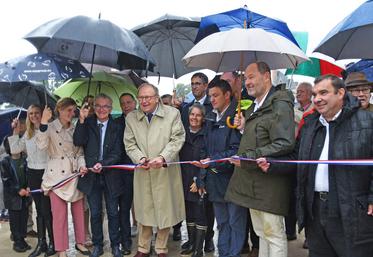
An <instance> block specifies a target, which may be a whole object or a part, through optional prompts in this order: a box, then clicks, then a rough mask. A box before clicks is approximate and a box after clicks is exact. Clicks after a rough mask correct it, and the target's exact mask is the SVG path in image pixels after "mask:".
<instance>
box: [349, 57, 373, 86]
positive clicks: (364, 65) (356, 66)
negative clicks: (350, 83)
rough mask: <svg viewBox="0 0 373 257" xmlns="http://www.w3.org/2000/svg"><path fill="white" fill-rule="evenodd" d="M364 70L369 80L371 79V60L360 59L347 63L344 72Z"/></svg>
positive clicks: (372, 63) (372, 71)
mask: <svg viewBox="0 0 373 257" xmlns="http://www.w3.org/2000/svg"><path fill="white" fill-rule="evenodd" d="M357 71H360V72H364V73H365V76H366V77H367V79H368V80H369V81H373V60H370V59H368V60H360V61H358V62H356V63H353V64H350V65H347V68H346V72H347V73H351V72H357Z"/></svg>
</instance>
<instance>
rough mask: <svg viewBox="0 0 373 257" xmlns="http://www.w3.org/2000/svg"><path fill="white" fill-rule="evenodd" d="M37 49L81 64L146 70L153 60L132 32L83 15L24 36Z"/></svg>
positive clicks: (61, 19) (45, 25)
mask: <svg viewBox="0 0 373 257" xmlns="http://www.w3.org/2000/svg"><path fill="white" fill-rule="evenodd" d="M25 39H26V40H28V41H29V42H31V43H32V44H33V45H34V46H35V47H36V48H37V49H38V51H39V52H44V53H54V54H58V55H61V56H65V57H69V58H72V59H74V60H78V61H80V62H84V63H95V64H101V65H105V66H109V67H113V68H116V69H119V70H123V69H140V70H142V69H146V68H148V69H150V70H152V68H153V66H154V61H153V59H152V57H151V56H150V54H149V51H148V50H147V49H146V47H145V45H144V43H143V42H142V41H141V40H140V39H139V38H138V37H137V36H136V35H135V34H134V33H133V32H132V31H129V30H126V29H124V28H120V27H119V26H117V25H115V24H114V23H112V22H110V21H108V20H101V19H93V18H89V17H86V16H75V17H71V18H60V19H55V20H52V21H49V22H47V23H44V24H43V25H41V26H39V27H37V28H36V29H34V30H33V31H31V32H30V33H29V34H27V35H26V36H25Z"/></svg>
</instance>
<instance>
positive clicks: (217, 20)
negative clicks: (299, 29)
mask: <svg viewBox="0 0 373 257" xmlns="http://www.w3.org/2000/svg"><path fill="white" fill-rule="evenodd" d="M245 22H246V24H247V25H246V27H247V28H260V29H264V30H266V31H269V32H272V33H276V34H278V35H281V36H283V37H285V38H287V39H289V40H290V41H291V42H293V43H294V44H296V45H297V46H299V45H298V42H297V41H296V40H295V38H294V36H293V34H292V33H291V32H290V30H289V28H288V25H287V24H286V23H285V22H283V21H280V20H277V19H272V18H269V17H267V16H264V15H261V14H259V13H255V12H252V11H250V10H249V9H247V7H246V6H245V7H244V8H239V9H235V10H232V11H228V12H223V13H218V14H214V15H209V16H206V17H203V18H202V19H201V25H200V27H199V31H198V34H197V37H196V40H195V42H199V41H200V40H201V39H203V38H205V37H206V36H208V35H211V34H212V33H215V32H219V31H226V30H230V29H232V28H244V24H245Z"/></svg>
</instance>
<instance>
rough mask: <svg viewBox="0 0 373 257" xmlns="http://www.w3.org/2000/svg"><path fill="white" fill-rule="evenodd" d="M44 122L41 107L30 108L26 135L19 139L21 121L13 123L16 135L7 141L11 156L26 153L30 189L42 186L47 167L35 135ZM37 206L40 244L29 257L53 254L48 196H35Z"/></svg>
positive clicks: (45, 156)
mask: <svg viewBox="0 0 373 257" xmlns="http://www.w3.org/2000/svg"><path fill="white" fill-rule="evenodd" d="M40 121H41V108H40V106H38V105H30V107H29V108H28V110H27V118H26V132H25V134H24V135H23V136H22V137H20V130H21V124H20V122H19V121H18V119H15V120H14V121H13V123H12V128H13V135H12V136H10V137H9V138H8V140H9V145H10V151H11V153H12V154H19V153H21V152H24V153H27V173H26V174H27V180H28V187H29V188H30V189H31V190H34V189H39V188H40V187H41V182H42V177H43V174H44V170H45V168H46V167H47V161H48V154H47V151H46V150H40V149H39V148H38V147H37V146H36V142H35V133H36V131H38V130H39V127H40ZM33 199H34V202H35V207H36V213H37V216H36V224H37V231H38V243H37V245H36V247H35V249H34V251H33V252H32V253H31V254H30V255H29V257H36V256H39V255H40V254H42V253H43V252H44V253H45V256H51V255H54V254H55V253H56V252H55V250H54V242H53V229H52V213H51V204H50V200H49V197H48V196H44V195H43V194H40V193H36V194H33ZM46 230H47V231H48V236H49V245H47V242H46V237H45V235H46Z"/></svg>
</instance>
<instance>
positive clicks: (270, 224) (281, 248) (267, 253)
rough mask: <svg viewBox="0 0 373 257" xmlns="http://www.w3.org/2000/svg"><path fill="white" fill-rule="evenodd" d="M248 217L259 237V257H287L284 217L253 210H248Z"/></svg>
mask: <svg viewBox="0 0 373 257" xmlns="http://www.w3.org/2000/svg"><path fill="white" fill-rule="evenodd" d="M250 215H251V220H252V222H253V227H254V230H255V233H256V234H257V235H258V236H259V257H287V255H288V242H287V238H286V232H285V220H284V217H283V216H279V215H275V214H272V213H268V212H264V211H258V210H254V209H250Z"/></svg>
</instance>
